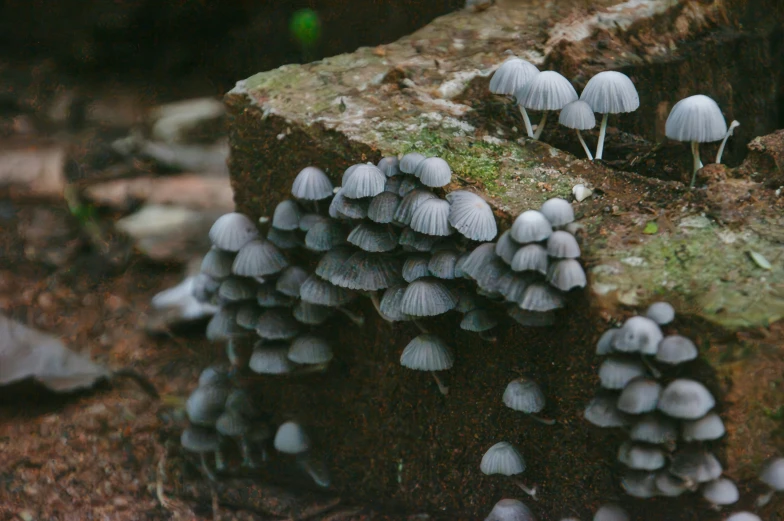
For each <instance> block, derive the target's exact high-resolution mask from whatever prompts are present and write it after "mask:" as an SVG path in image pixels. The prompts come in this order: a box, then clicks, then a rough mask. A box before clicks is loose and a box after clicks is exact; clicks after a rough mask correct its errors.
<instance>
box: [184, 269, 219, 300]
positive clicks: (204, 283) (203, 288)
mask: <svg viewBox="0 0 784 521" xmlns="http://www.w3.org/2000/svg"><path fill="white" fill-rule="evenodd" d="M219 287H220V281H219V280H217V279H215V278H213V277H210V276H209V275H207V274H206V273H199V274H198V275H196V276H195V277H193V287H192V288H191V294H192V295H193V297H194V298H195V299H196V300H198V301H199V302H202V303H203V302H209V301H210V300H212V297H214V296H215V294H216V293H217V292H218V288H219Z"/></svg>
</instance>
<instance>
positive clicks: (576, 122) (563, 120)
mask: <svg viewBox="0 0 784 521" xmlns="http://www.w3.org/2000/svg"><path fill="white" fill-rule="evenodd" d="M558 123H560V124H561V125H563V126H565V127H566V128H573V129H574V131H575V132H576V133H577V139H578V140H579V141H580V144H581V145H582V146H583V150H585V155H586V156H588V160H589V161H593V154H591V149H589V148H588V145H586V144H585V140H584V139H583V135H582V134H581V133H580V131H581V130H590V129H592V128H593V127H595V126H596V117H595V116H594V115H593V109H592V108H591V106H590V105H588V104H587V103H586V102H584V101H582V100H577V101H573V102H571V103H569V104H568V105H566V106H565V107H564V108H562V109H561V114H560V116H558Z"/></svg>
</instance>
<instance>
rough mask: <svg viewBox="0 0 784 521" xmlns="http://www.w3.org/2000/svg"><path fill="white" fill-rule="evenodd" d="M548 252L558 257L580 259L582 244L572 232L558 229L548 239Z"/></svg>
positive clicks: (551, 255)
mask: <svg viewBox="0 0 784 521" xmlns="http://www.w3.org/2000/svg"><path fill="white" fill-rule="evenodd" d="M547 254H548V255H549V256H550V257H553V258H556V259H578V258H579V257H580V245H579V244H577V239H575V238H574V235H572V234H571V233H569V232H565V231H563V230H557V231H554V232H553V234H552V235H551V236H550V238H549V239H547Z"/></svg>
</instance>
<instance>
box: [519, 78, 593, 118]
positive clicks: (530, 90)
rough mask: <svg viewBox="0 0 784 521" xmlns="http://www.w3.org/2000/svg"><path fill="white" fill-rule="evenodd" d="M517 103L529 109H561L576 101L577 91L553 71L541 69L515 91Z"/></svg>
mask: <svg viewBox="0 0 784 521" xmlns="http://www.w3.org/2000/svg"><path fill="white" fill-rule="evenodd" d="M515 98H517V104H518V105H522V106H523V107H525V108H527V109H531V110H561V109H562V108H563V107H564V106H565V105H567V104H569V103H571V102H573V101H576V100H577V98H578V96H577V91H575V90H574V87H573V86H572V84H571V83H570V82H569V80H567V79H566V78H564V77H563V76H562V75H560V74H558V73H557V72H555V71H543V72H540V73H539V74H537V75H536V76H534V77H533V78H531V81H529V82H528V83H526V84H525V85H524V86H523V87H522V88H520V89H518V91H517V92H515Z"/></svg>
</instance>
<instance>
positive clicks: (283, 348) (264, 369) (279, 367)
mask: <svg viewBox="0 0 784 521" xmlns="http://www.w3.org/2000/svg"><path fill="white" fill-rule="evenodd" d="M288 351H289V349H288V346H287V345H285V344H281V343H272V344H262V343H261V342H259V343H257V344H256V347H254V348H253V353H252V354H251V355H250V361H249V362H248V367H249V368H250V370H251V371H253V372H254V373H258V374H285V373H290V372H291V371H292V370H293V369H294V365H293V364H292V363H291V361H290V360H289V359H288V356H287V355H288Z"/></svg>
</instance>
